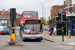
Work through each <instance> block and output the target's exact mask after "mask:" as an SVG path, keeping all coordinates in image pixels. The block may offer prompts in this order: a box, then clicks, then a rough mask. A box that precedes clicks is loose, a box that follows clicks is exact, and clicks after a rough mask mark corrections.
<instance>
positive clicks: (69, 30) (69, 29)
mask: <svg viewBox="0 0 75 50" xmlns="http://www.w3.org/2000/svg"><path fill="white" fill-rule="evenodd" d="M70 35H71V28H70V27H69V28H68V36H69V38H70Z"/></svg>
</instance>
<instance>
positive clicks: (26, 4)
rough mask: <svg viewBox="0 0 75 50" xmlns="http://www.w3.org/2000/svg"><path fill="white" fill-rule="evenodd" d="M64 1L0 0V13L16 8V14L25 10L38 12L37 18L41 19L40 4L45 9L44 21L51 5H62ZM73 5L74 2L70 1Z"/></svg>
mask: <svg viewBox="0 0 75 50" xmlns="http://www.w3.org/2000/svg"><path fill="white" fill-rule="evenodd" d="M63 1H64V0H0V11H2V10H3V9H5V10H8V9H10V8H12V7H14V8H16V12H17V13H19V14H21V13H22V12H23V11H25V10H35V11H37V10H38V12H39V18H40V17H42V4H41V3H43V4H44V8H46V20H48V17H49V16H50V8H51V7H52V6H53V5H58V4H59V5H62V4H63ZM72 3H73V4H74V3H75V0H73V1H72ZM44 16H45V15H44Z"/></svg>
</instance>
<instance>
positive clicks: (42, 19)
mask: <svg viewBox="0 0 75 50" xmlns="http://www.w3.org/2000/svg"><path fill="white" fill-rule="evenodd" d="M40 19H41V20H42V21H43V24H44V25H45V19H44V18H43V17H41V18H40Z"/></svg>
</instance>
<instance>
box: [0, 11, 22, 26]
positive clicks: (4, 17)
mask: <svg viewBox="0 0 75 50" xmlns="http://www.w3.org/2000/svg"><path fill="white" fill-rule="evenodd" d="M20 21H21V18H20V14H18V13H16V22H15V23H16V26H19V24H17V23H20ZM9 22H10V12H9V11H0V25H8V24H9Z"/></svg>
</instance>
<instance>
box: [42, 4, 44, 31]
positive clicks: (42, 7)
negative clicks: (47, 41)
mask: <svg viewBox="0 0 75 50" xmlns="http://www.w3.org/2000/svg"><path fill="white" fill-rule="evenodd" d="M42 17H43V19H42V20H43V25H44V13H43V3H42ZM43 31H44V28H43Z"/></svg>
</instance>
